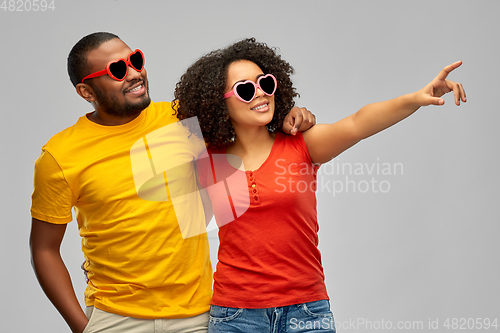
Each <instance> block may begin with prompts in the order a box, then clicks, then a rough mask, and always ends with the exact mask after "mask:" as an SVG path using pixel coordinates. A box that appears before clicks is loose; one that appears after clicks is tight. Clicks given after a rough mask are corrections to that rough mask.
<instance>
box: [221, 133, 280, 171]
mask: <svg viewBox="0 0 500 333" xmlns="http://www.w3.org/2000/svg"><path fill="white" fill-rule="evenodd" d="M235 134H236V141H235V142H234V144H232V145H231V146H229V147H228V148H227V149H226V153H228V154H232V155H237V156H239V157H240V158H241V159H242V160H243V164H244V165H245V169H246V170H256V169H258V168H259V167H260V166H261V165H262V163H264V161H265V160H266V159H267V157H268V156H269V154H270V152H271V149H272V147H273V144H274V137H275V135H274V134H273V133H270V132H269V131H268V130H267V127H265V126H262V127H258V128H255V129H248V128H247V129H245V130H237V129H236V128H235Z"/></svg>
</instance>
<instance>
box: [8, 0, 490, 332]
mask: <svg viewBox="0 0 500 333" xmlns="http://www.w3.org/2000/svg"><path fill="white" fill-rule="evenodd" d="M2 1H3V0H2ZM27 1H28V0H23V1H3V3H4V4H6V5H5V6H2V7H1V9H0V31H1V33H0V41H1V50H2V51H1V52H0V59H1V62H0V63H1V64H2V66H1V72H2V74H1V80H0V94H1V103H2V104H1V105H2V106H1V110H2V121H1V122H0V126H1V132H0V133H1V139H2V144H1V146H0V149H1V159H2V160H1V164H0V165H1V171H2V172H1V175H0V177H1V184H2V188H3V190H2V192H1V193H2V194H1V201H0V202H1V205H2V209H1V211H2V213H3V216H4V217H3V219H2V220H3V222H2V228H1V231H0V250H1V251H0V253H1V254H0V256H1V257H0V258H1V261H0V262H1V266H2V268H1V274H0V285H1V286H2V287H1V288H0V300H1V302H0V332H40V333H42V332H50V333H54V332H68V331H69V330H68V328H67V326H66V324H65V323H64V322H63V320H62V318H61V317H60V316H59V314H58V313H57V312H56V310H55V308H54V307H53V306H52V305H51V304H50V303H49V301H48V300H47V298H46V297H45V295H44V294H43V292H42V290H41V288H40V287H39V285H38V283H37V281H36V278H35V276H34V274H33V271H32V269H31V267H30V262H29V249H28V237H29V230H30V213H29V208H30V195H31V191H32V173H33V163H34V161H35V160H36V158H37V157H38V156H39V154H40V147H41V146H42V145H43V144H44V143H45V142H46V141H47V140H48V139H49V138H50V137H51V136H52V135H54V134H55V133H57V132H59V131H61V130H63V129H64V128H66V127H68V126H71V125H72V124H74V123H75V122H76V120H77V118H78V117H80V116H81V115H83V114H85V113H86V112H90V111H92V110H91V109H90V105H89V104H88V103H85V102H84V101H83V100H82V99H81V98H80V97H79V96H78V95H77V94H76V93H75V91H74V89H73V86H72V85H71V83H70V81H69V79H68V77H67V73H66V57H67V54H68V52H69V50H70V49H71V47H72V46H73V45H74V43H76V42H77V41H78V40H79V39H80V38H81V37H83V36H84V35H86V34H88V33H91V32H94V31H111V32H114V33H116V34H118V35H119V36H120V37H122V39H123V40H124V41H125V42H126V43H128V44H129V45H130V47H132V48H141V49H142V50H143V51H144V53H145V55H146V68H147V70H148V77H149V80H150V87H151V96H152V98H153V100H155V101H160V100H171V99H172V97H173V91H174V86H175V83H176V82H177V79H178V78H179V77H180V75H181V74H182V73H183V72H184V71H185V69H186V68H187V66H189V65H190V64H191V63H192V62H194V61H195V60H196V59H197V58H198V57H200V56H201V55H203V54H204V53H206V52H209V51H210V50H212V49H215V48H219V47H224V46H226V45H228V44H230V43H232V42H235V41H237V40H239V39H242V38H245V37H251V36H255V37H256V38H257V39H258V40H259V41H263V42H266V43H268V44H269V45H271V46H276V47H279V52H280V53H281V55H282V56H283V58H284V59H286V60H288V61H289V62H290V63H291V64H292V65H293V66H294V68H295V70H296V74H295V75H294V77H293V78H294V82H295V84H296V86H297V88H298V91H299V92H300V95H301V97H300V98H299V99H297V104H298V105H300V106H306V107H307V108H308V109H310V110H312V111H313V112H314V113H315V114H316V116H317V119H318V122H321V123H329V122H335V121H337V120H339V119H341V118H343V117H345V116H347V115H349V114H351V113H353V112H355V111H357V110H358V109H359V108H361V107H362V106H363V105H365V104H368V103H371V102H376V101H381V100H386V99H389V98H393V97H396V96H398V95H401V94H404V93H409V92H413V91H415V90H418V89H420V88H422V87H423V86H424V85H425V84H427V83H428V82H429V81H430V80H431V79H432V78H433V77H434V76H436V75H437V74H438V72H439V71H440V70H441V69H442V68H443V67H444V66H445V65H448V64H450V63H452V62H454V61H456V60H463V66H462V67H461V68H459V69H458V70H456V71H455V72H454V73H452V75H451V76H450V77H449V78H450V79H452V80H456V81H459V82H462V83H463V84H464V87H465V89H466V92H467V96H468V100H469V101H468V102H467V103H466V104H463V105H461V106H460V107H456V106H455V105H454V103H453V99H452V97H451V96H447V97H446V98H445V101H446V104H445V105H444V106H442V107H427V108H424V109H421V110H419V111H418V112H417V113H416V114H414V115H413V116H411V117H410V118H408V119H406V120H404V121H403V122H401V123H400V124H398V125H396V126H395V127H393V128H391V129H389V130H386V131H384V132H382V133H379V134H377V135H375V136H374V137H372V138H370V139H367V140H366V141H365V142H361V143H359V144H358V145H356V146H354V147H353V148H351V149H350V150H348V151H347V152H345V153H344V154H342V155H341V156H339V157H338V158H336V159H335V160H334V161H333V162H330V163H328V164H326V165H324V166H323V167H322V168H321V169H320V175H319V177H318V192H317V197H318V215H319V222H320V232H319V233H320V248H321V251H322V255H323V264H324V269H325V274H326V283H327V286H328V291H329V295H330V298H331V305H332V310H333V312H334V315H335V319H336V322H337V326H338V331H339V332H384V331H390V330H392V331H394V330H397V331H410V332H412V331H415V332H416V331H418V332H435V331H461V332H463V331H469V332H479V331H481V332H482V331H489V332H491V331H498V330H500V329H498V328H497V329H495V328H493V327H490V328H489V329H486V327H485V325H484V324H486V321H485V319H489V320H491V321H492V322H493V320H494V319H497V321H500V318H499V317H500V301H499V299H500V298H499V296H500V288H499V283H498V281H500V269H499V265H498V262H499V250H500V245H499V243H498V241H497V238H498V236H499V232H500V226H499V220H500V219H499V213H498V208H497V207H498V203H497V201H498V199H499V195H498V192H497V189H498V188H499V185H500V182H499V176H498V174H497V169H498V167H497V166H498V163H499V157H498V148H497V144H498V142H499V138H500V136H499V134H498V131H497V128H498V124H499V123H500V114H499V112H498V101H497V97H496V96H497V94H498V91H499V90H500V86H499V80H498V74H499V70H498V51H499V46H498V45H499V40H498V36H499V35H500V34H499V32H500V26H499V23H498V14H499V13H500V2H497V1H349V2H348V1H251V2H248V1H197V2H195V1H175V2H173V1H162V2H160V1H156V2H154V3H153V1H142V2H139V1H130V0H118V1H116V0H115V1H112V0H99V1H97V0H89V1H62V0H54V6H55V8H54V9H50V8H48V9H47V10H45V11H41V10H38V11H35V10H34V8H33V7H30V6H28V4H27ZM0 2H1V1H0ZM31 2H33V1H31ZM50 2H51V1H48V3H49V4H50ZM22 6H24V7H22ZM20 9H21V10H23V11H20ZM210 240H211V254H212V261H213V263H214V264H215V263H216V260H217V257H216V251H217V243H218V241H217V234H216V233H215V232H211V233H210ZM291 241H293V240H291ZM62 252H63V256H64V260H65V262H66V264H67V266H68V267H69V270H70V273H71V276H72V278H73V283H74V287H75V290H76V292H77V294H78V297H79V298H80V299H81V300H83V291H84V288H85V282H84V277H83V274H82V271H81V269H80V264H81V263H82V261H83V255H82V254H81V250H80V239H79V236H78V230H77V227H76V222H72V223H71V224H70V225H69V227H68V230H67V233H66V237H65V240H64V243H63V246H62ZM464 323H465V324H464ZM478 323H479V324H483V327H482V328H479V324H478ZM447 324H448V327H447V326H446V325H447ZM498 324H500V323H498ZM464 325H465V326H464ZM471 325H472V326H475V327H476V328H473V329H471ZM460 328H462V329H460ZM464 328H466V329H465V330H464Z"/></svg>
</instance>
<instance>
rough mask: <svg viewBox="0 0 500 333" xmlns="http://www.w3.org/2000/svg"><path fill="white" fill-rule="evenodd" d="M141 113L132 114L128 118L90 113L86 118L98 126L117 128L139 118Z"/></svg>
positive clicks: (95, 112) (96, 112)
mask: <svg viewBox="0 0 500 333" xmlns="http://www.w3.org/2000/svg"><path fill="white" fill-rule="evenodd" d="M141 112H142V111H139V112H137V113H134V114H133V115H130V116H113V115H110V114H107V113H103V112H98V111H94V112H92V113H90V114H89V115H88V116H87V118H88V119H89V120H90V121H92V122H94V123H96V124H99V125H103V126H119V125H124V124H126V123H129V122H131V121H132V120H134V119H135V118H137V117H139V115H140V114H141Z"/></svg>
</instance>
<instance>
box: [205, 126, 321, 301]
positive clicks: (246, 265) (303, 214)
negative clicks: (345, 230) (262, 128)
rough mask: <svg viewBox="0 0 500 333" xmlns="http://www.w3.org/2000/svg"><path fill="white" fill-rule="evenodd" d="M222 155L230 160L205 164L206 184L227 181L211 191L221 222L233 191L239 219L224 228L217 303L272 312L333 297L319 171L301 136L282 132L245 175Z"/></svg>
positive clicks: (218, 151) (216, 277)
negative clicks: (238, 182)
mask: <svg viewBox="0 0 500 333" xmlns="http://www.w3.org/2000/svg"><path fill="white" fill-rule="evenodd" d="M224 153H225V148H222V149H216V150H212V151H211V152H210V154H211V159H212V157H213V156H215V155H217V154H224ZM218 156H219V160H220V156H221V155H218ZM223 157H224V158H223V161H224V162H225V163H216V164H215V170H214V169H213V168H214V163H213V159H212V164H211V168H212V169H210V167H207V165H208V164H209V163H208V162H207V161H208V159H206V160H205V163H203V162H202V163H201V164H202V165H203V164H205V168H204V167H203V166H202V167H201V171H200V175H199V177H200V183H201V184H202V186H204V187H208V186H210V185H213V184H217V183H221V182H223V180H225V183H226V184H225V186H220V187H219V189H220V188H222V190H220V191H215V192H214V191H212V192H211V193H210V199H211V201H212V204H213V208H214V214H215V216H216V219H217V217H218V215H219V216H220V210H221V207H222V206H224V205H225V204H226V203H227V202H228V195H227V192H229V193H230V195H229V202H230V203H231V207H232V211H233V213H234V216H235V217H236V219H234V218H233V219H234V221H232V222H230V223H227V224H225V225H222V226H220V224H219V226H220V228H219V240H220V246H219V255H218V259H219V262H218V263H217V270H216V272H215V273H214V294H213V298H212V304H214V305H218V306H227V307H237V308H269V307H279V306H287V305H292V304H298V303H305V302H312V301H317V300H322V299H328V295H327V292H326V287H325V283H324V274H323V267H322V265H321V254H320V251H319V249H318V222H317V213H316V193H315V191H316V172H317V170H318V168H319V167H318V166H314V165H313V164H312V162H311V158H310V156H309V152H308V150H307V146H306V144H305V142H304V139H303V137H302V133H300V132H299V133H298V134H297V135H296V136H291V135H284V134H281V133H277V135H276V138H275V141H274V144H273V147H272V149H271V152H270V154H269V156H268V158H267V159H266V161H265V162H264V163H263V164H262V165H261V166H260V167H259V168H258V169H257V170H254V171H246V172H244V171H239V170H237V169H235V168H234V167H232V166H231V165H230V164H229V163H228V162H227V159H225V156H223ZM204 170H205V171H204ZM207 170H208V171H207ZM234 174H236V175H238V174H239V176H240V177H246V184H244V186H245V187H246V188H247V189H248V192H247V191H246V188H245V189H244V191H243V192H244V194H245V195H244V198H242V197H241V195H240V196H239V197H238V195H236V194H234V193H235V192H237V191H236V190H235V186H234V181H232V180H231V179H230V176H231V175H234ZM243 174H244V176H243ZM213 178H216V179H215V182H214V179H213ZM232 179H234V177H233V178H232ZM240 179H241V178H240ZM243 179H244V178H243ZM231 183H233V186H231ZM228 185H229V186H228ZM240 189H241V188H240ZM239 192H240V193H241V191H239ZM246 193H248V196H249V197H246ZM231 194H232V195H231ZM248 198H249V199H250V200H249V207H248ZM245 202H246V206H245V207H244V208H246V207H248V210H246V211H245V212H244V213H242V210H241V207H240V209H238V206H241V205H245ZM243 211H244V209H243ZM218 213H219V214H218Z"/></svg>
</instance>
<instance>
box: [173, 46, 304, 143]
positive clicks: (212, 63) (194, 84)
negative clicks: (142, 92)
mask: <svg viewBox="0 0 500 333" xmlns="http://www.w3.org/2000/svg"><path fill="white" fill-rule="evenodd" d="M239 60H249V61H252V62H254V63H255V64H257V66H259V67H260V69H261V70H262V71H263V72H264V73H265V74H273V75H274V76H275V77H276V80H277V81H278V87H277V89H276V93H275V95H274V103H275V110H274V117H273V119H272V120H271V122H270V123H269V124H268V125H267V128H268V130H269V131H271V132H275V131H281V127H282V125H283V120H284V119H285V116H286V115H287V114H288V112H289V111H290V110H291V109H292V108H293V106H294V105H295V102H294V97H296V96H298V94H297V92H296V91H295V88H294V87H293V84H292V81H291V79H290V75H291V74H293V72H294V70H293V68H292V66H291V65H290V64H289V63H288V62H286V61H285V60H283V59H281V56H280V55H278V54H277V52H276V49H275V48H271V47H268V46H267V45H266V44H264V43H259V42H257V41H256V40H255V38H248V39H244V40H242V41H239V42H237V43H235V44H232V45H230V46H228V47H226V48H224V49H220V50H215V51H212V52H210V53H208V54H207V55H205V56H203V57H201V58H200V59H199V60H198V61H196V62H195V63H194V64H193V65H192V66H191V67H189V68H188V70H187V71H186V73H185V74H184V75H182V77H181V79H180V81H179V82H178V83H177V85H176V87H175V93H174V98H175V99H174V101H173V106H174V110H175V111H176V115H177V118H179V119H180V120H183V119H187V118H190V117H194V116H196V117H198V121H199V123H200V127H201V131H202V133H203V138H204V139H205V142H206V143H207V145H208V146H209V147H211V148H217V147H221V146H226V145H228V144H230V143H231V142H233V140H234V139H235V137H236V134H235V133H234V128H233V126H232V124H231V122H230V121H229V113H228V109H227V106H226V103H225V100H224V90H225V88H226V81H227V71H228V67H229V65H231V64H232V63H233V62H235V61H239Z"/></svg>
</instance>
